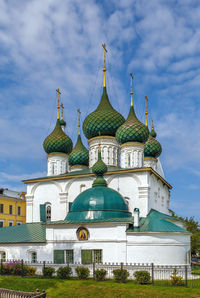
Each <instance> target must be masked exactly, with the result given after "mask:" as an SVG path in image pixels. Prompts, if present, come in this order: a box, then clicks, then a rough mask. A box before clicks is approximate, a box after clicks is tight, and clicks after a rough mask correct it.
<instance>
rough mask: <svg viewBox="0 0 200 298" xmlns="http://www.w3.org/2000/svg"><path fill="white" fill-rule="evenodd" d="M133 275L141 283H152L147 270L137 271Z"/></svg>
mask: <svg viewBox="0 0 200 298" xmlns="http://www.w3.org/2000/svg"><path fill="white" fill-rule="evenodd" d="M133 276H134V277H135V280H136V282H137V283H138V284H140V285H146V284H149V283H150V280H151V275H150V273H149V272H148V271H146V270H141V271H136V272H135V273H134V274H133Z"/></svg>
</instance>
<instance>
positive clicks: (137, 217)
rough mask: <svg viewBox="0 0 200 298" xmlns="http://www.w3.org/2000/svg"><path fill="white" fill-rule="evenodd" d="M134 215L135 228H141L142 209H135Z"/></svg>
mask: <svg viewBox="0 0 200 298" xmlns="http://www.w3.org/2000/svg"><path fill="white" fill-rule="evenodd" d="M133 214H134V228H139V226H140V209H139V208H135V209H134V213H133Z"/></svg>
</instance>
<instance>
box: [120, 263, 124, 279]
mask: <svg viewBox="0 0 200 298" xmlns="http://www.w3.org/2000/svg"><path fill="white" fill-rule="evenodd" d="M120 265H121V282H123V267H124V263H120Z"/></svg>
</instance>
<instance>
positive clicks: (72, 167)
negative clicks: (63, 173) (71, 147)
mask: <svg viewBox="0 0 200 298" xmlns="http://www.w3.org/2000/svg"><path fill="white" fill-rule="evenodd" d="M87 168H88V167H87V166H83V165H75V166H71V167H70V169H87Z"/></svg>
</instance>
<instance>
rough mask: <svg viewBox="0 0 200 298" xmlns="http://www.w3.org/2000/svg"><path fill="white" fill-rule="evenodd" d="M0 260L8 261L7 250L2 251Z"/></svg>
mask: <svg viewBox="0 0 200 298" xmlns="http://www.w3.org/2000/svg"><path fill="white" fill-rule="evenodd" d="M0 260H2V262H5V261H6V253H5V251H0Z"/></svg>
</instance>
